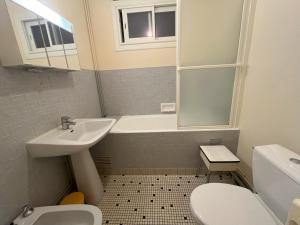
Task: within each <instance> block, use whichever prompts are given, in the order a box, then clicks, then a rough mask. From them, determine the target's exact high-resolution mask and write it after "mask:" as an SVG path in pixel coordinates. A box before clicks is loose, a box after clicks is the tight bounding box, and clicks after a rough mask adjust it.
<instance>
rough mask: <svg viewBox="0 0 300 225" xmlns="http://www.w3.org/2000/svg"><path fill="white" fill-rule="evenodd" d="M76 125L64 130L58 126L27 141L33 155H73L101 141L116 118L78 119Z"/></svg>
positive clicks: (27, 146)
mask: <svg viewBox="0 0 300 225" xmlns="http://www.w3.org/2000/svg"><path fill="white" fill-rule="evenodd" d="M74 121H75V122H76V125H74V126H72V127H71V129H68V130H63V129H62V128H61V127H57V128H55V129H53V130H50V131H49V132H47V133H45V134H42V135H41V136H39V137H37V138H34V139H33V140H31V141H29V142H27V143H26V148H27V149H28V150H29V152H30V154H31V155H32V156H33V157H51V156H62V155H71V154H74V153H77V152H79V151H81V150H83V149H87V148H89V147H91V146H93V145H94V144H96V143H97V142H98V141H100V140H101V139H102V138H103V137H104V136H105V135H106V134H107V132H108V131H109V130H110V129H111V128H112V126H113V125H114V123H115V121H116V120H115V119H108V118H101V119H76V120H74Z"/></svg>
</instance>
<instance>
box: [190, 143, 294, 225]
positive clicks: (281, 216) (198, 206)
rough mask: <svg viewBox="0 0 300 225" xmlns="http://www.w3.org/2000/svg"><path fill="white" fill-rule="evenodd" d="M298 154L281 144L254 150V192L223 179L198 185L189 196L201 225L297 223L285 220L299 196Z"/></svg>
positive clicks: (193, 211) (275, 224)
mask: <svg viewBox="0 0 300 225" xmlns="http://www.w3.org/2000/svg"><path fill="white" fill-rule="evenodd" d="M299 162H300V156H299V155H297V154H296V153H294V152H291V151H290V150H288V149H286V148H284V147H282V146H280V145H265V146H257V147H255V148H254V151H253V161H252V164H253V182H254V188H255V191H256V192H257V193H256V194H255V193H252V192H251V191H250V190H248V189H246V188H243V187H239V186H235V185H230V184H222V183H209V184H203V185H200V186H198V187H197V188H196V189H194V190H193V192H192V194H191V198H190V208H191V211H192V214H193V216H194V217H195V219H196V220H197V222H198V224H201V225H283V224H293V225H294V224H295V225H300V224H299V222H298V221H300V209H299V213H298V215H299V218H298V219H297V221H296V223H294V222H295V221H294V220H293V222H292V223H290V222H287V223H286V221H287V220H288V213H289V209H290V207H291V205H292V202H293V200H294V199H295V198H300V164H299Z"/></svg>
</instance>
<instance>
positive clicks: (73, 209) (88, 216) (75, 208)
mask: <svg viewBox="0 0 300 225" xmlns="http://www.w3.org/2000/svg"><path fill="white" fill-rule="evenodd" d="M14 224H17V225H102V213H101V211H100V210H99V209H98V208H97V207H95V206H91V205H59V206H46V207H36V208H34V211H33V213H32V214H31V215H30V216H28V217H23V216H22V215H20V216H18V217H17V218H16V219H15V220H14Z"/></svg>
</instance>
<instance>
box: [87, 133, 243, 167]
mask: <svg viewBox="0 0 300 225" xmlns="http://www.w3.org/2000/svg"><path fill="white" fill-rule="evenodd" d="M238 138H239V130H225V131H222V130H218V131H188V132H187V131H182V132H157V133H156V132H155V133H128V134H126V133H123V134H122V133H120V134H116V133H113V134H109V135H108V136H107V137H106V138H105V139H104V140H103V141H101V142H99V143H98V144H97V145H95V146H94V147H93V148H92V155H93V157H94V159H95V161H96V165H97V166H98V167H99V168H101V167H102V165H101V161H103V158H106V159H109V161H110V162H107V161H106V162H105V163H110V165H109V166H110V168H199V167H204V164H203V162H202V160H201V158H200V149H199V146H200V145H207V144H209V139H222V144H223V145H225V146H227V147H228V149H230V150H231V151H232V152H233V153H235V154H236V151H237V143H238ZM99 159H100V160H99Z"/></svg>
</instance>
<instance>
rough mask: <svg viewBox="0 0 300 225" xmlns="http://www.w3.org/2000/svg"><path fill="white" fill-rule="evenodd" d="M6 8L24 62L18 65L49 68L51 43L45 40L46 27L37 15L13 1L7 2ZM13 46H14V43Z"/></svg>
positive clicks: (7, 0) (8, 0)
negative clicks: (48, 51)
mask: <svg viewBox="0 0 300 225" xmlns="http://www.w3.org/2000/svg"><path fill="white" fill-rule="evenodd" d="M6 6H7V10H8V14H9V17H10V21H11V25H12V27H13V30H14V33H15V41H16V42H17V45H18V47H19V53H20V55H21V58H22V62H18V64H25V65H28V66H39V67H49V66H50V64H49V60H48V57H47V51H46V48H47V46H48V45H49V42H48V40H47V39H45V38H44V36H46V27H45V25H44V24H42V23H41V21H40V18H39V17H38V16H37V15H36V14H35V13H33V12H31V11H29V10H28V9H25V8H23V7H22V6H20V5H18V4H16V3H14V2H13V1H10V0H6ZM3 35H5V34H3ZM12 44H14V42H13V41H12ZM8 54H12V53H8Z"/></svg>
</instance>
